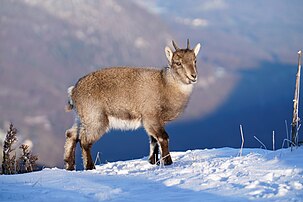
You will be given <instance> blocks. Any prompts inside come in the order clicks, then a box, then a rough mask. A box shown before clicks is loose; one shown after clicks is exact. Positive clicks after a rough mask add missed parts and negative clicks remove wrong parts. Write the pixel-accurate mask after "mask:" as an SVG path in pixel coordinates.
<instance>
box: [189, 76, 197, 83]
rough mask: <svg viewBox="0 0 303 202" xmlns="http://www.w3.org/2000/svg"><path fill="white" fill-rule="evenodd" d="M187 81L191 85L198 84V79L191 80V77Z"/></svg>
mask: <svg viewBox="0 0 303 202" xmlns="http://www.w3.org/2000/svg"><path fill="white" fill-rule="evenodd" d="M187 79H188V81H189V84H192V83H197V78H190V77H188V76H187Z"/></svg>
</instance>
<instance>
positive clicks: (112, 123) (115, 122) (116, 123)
mask: <svg viewBox="0 0 303 202" xmlns="http://www.w3.org/2000/svg"><path fill="white" fill-rule="evenodd" d="M108 121H109V129H120V130H136V129H137V128H139V127H140V126H141V120H140V119H132V120H123V119H119V118H116V117H113V116H109V117H108Z"/></svg>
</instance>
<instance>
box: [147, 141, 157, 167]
mask: <svg viewBox="0 0 303 202" xmlns="http://www.w3.org/2000/svg"><path fill="white" fill-rule="evenodd" d="M149 138H150V153H149V159H148V161H149V163H150V164H155V163H157V162H158V161H159V156H158V155H159V145H158V141H157V140H156V139H155V138H154V137H152V136H149Z"/></svg>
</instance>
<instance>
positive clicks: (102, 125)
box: [80, 117, 108, 170]
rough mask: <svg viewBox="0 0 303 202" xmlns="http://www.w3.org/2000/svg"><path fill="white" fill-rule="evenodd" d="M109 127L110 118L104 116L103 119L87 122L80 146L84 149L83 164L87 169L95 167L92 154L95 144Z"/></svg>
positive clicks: (81, 135)
mask: <svg viewBox="0 0 303 202" xmlns="http://www.w3.org/2000/svg"><path fill="white" fill-rule="evenodd" d="M107 128H108V119H105V117H102V120H101V119H99V120H98V121H94V122H92V123H90V124H85V130H83V132H82V133H80V146H81V150H82V158H83V165H84V168H85V169H86V170H92V169H95V164H94V161H93V159H92V155H91V148H92V146H93V144H94V143H95V142H96V141H97V140H99V139H100V137H102V135H103V134H104V133H105V132H106V130H107Z"/></svg>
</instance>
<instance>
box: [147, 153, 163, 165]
mask: <svg viewBox="0 0 303 202" xmlns="http://www.w3.org/2000/svg"><path fill="white" fill-rule="evenodd" d="M148 162H149V163H150V164H152V165H155V164H157V165H158V164H160V162H159V158H158V155H154V156H151V157H149V159H148Z"/></svg>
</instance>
